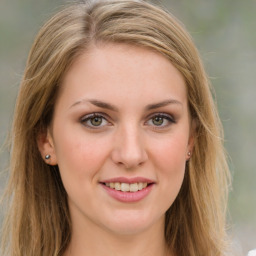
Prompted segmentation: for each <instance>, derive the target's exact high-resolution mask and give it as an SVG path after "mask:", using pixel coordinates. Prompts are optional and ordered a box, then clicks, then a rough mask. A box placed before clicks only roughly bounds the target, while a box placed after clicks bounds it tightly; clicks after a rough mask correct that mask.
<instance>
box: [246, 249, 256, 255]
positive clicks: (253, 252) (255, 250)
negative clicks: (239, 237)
mask: <svg viewBox="0 0 256 256" xmlns="http://www.w3.org/2000/svg"><path fill="white" fill-rule="evenodd" d="M247 256H256V249H254V250H251V251H249V252H248V255H247Z"/></svg>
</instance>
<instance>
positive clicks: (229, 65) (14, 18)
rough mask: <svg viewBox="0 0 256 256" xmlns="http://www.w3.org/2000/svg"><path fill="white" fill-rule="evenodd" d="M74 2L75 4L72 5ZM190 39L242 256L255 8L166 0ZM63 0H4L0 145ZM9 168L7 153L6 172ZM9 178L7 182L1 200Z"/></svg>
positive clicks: (254, 144) (255, 65) (253, 120)
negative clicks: (206, 88) (212, 100)
mask: <svg viewBox="0 0 256 256" xmlns="http://www.w3.org/2000/svg"><path fill="white" fill-rule="evenodd" d="M69 2H71V1H69ZM155 2H157V3H160V4H162V5H163V6H165V7H167V8H168V9H169V10H170V11H171V12H172V13H173V14H174V15H175V16H176V17H177V18H179V19H180V20H181V21H182V22H183V23H184V24H185V26H186V28H187V30H188V31H189V32H190V34H191V35H192V37H193V38H194V41H195V43H196V45H197V47H198V49H199V51H200V54H201V57H202V59H203V62H204V64H205V67H206V70H207V72H208V75H209V77H210V79H211V81H212V84H213V86H214V88H215V90H216V95H217V102H218V108H219V111H220V116H221V119H222V122H223V126H224V130H225V146H226V148H227V151H228V154H229V156H230V168H231V171H232V175H233V189H232V191H231V192H230V201H229V210H230V220H231V221H230V222H231V225H230V228H231V229H230V233H231V235H232V237H233V241H234V247H235V248H236V251H237V252H238V253H241V254H242V255H246V252H247V251H248V250H249V249H253V248H256V134H255V133H256V1H255V0H244V1H241V0H205V1H203V0H165V1H164V0H163V1H160V0H159V1H155ZM63 4H65V1H60V0H44V1H32V0H0V78H1V79H0V145H3V143H4V141H5V139H6V137H7V135H8V131H9V130H10V127H11V119H12V114H13V108H14V104H15V98H16V95H17V91H18V86H19V81H20V79H21V77H22V73H23V70H24V67H25V62H26V58H27V55H28V51H29V49H30V46H31V44H32V42H33V39H34V37H35V35H36V33H37V31H38V29H39V28H40V26H41V25H42V24H43V22H44V21H46V20H47V19H48V18H49V17H50V16H51V15H52V14H53V13H55V12H56V10H58V8H59V7H60V6H61V5H63ZM7 163H8V153H7V150H6V148H3V147H2V150H1V155H0V169H1V170H4V169H5V168H6V166H7ZM5 181H6V179H5V176H4V175H2V176H1V183H0V193H1V194H2V190H3V186H4V183H5Z"/></svg>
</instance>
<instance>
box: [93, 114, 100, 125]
mask: <svg viewBox="0 0 256 256" xmlns="http://www.w3.org/2000/svg"><path fill="white" fill-rule="evenodd" d="M101 123H102V117H98V116H95V117H93V118H92V119H91V124H92V125H94V126H99V125H101Z"/></svg>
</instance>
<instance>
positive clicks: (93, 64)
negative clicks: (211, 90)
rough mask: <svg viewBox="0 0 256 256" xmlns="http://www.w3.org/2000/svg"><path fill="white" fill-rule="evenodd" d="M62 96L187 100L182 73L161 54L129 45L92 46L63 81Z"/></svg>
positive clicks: (77, 60)
mask: <svg viewBox="0 0 256 256" xmlns="http://www.w3.org/2000/svg"><path fill="white" fill-rule="evenodd" d="M61 87H62V89H61V94H60V96H61V95H64V94H65V95H66V96H68V98H69V99H67V101H69V100H73V101H74V100H75V98H79V97H97V98H99V99H106V98H108V97H109V98H110V100H114V99H115V96H117V98H118V97H120V98H122V100H125V99H126V100H133V101H142V102H143V99H147V100H148V101H149V100H152V101H154V100H155V101H157V100H158V98H159V97H163V95H165V96H166V98H168V97H170V98H173V97H176V98H178V99H179V100H180V101H186V100H187V95H186V94H187V93H186V85H185V82H184V79H183V77H182V75H181V73H180V72H179V71H178V70H177V69H176V68H175V67H174V66H173V65H172V63H171V62H170V61H169V60H168V59H167V58H166V57H164V56H163V55H161V54H160V53H157V52H155V51H153V50H150V49H148V48H144V47H138V46H133V45H128V44H112V43H111V44H105V45H97V46H95V45H93V46H91V47H90V49H89V50H87V51H86V52H84V53H83V54H81V55H80V56H79V57H78V58H77V59H76V61H75V62H74V63H73V64H72V66H71V68H70V69H69V70H68V71H67V73H66V74H65V76H64V78H63V82H62V85H61Z"/></svg>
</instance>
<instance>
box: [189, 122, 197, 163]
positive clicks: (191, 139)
mask: <svg viewBox="0 0 256 256" xmlns="http://www.w3.org/2000/svg"><path fill="white" fill-rule="evenodd" d="M196 128H197V122H196V120H195V119H192V120H191V125H190V134H189V139H188V147H187V156H186V159H187V161H188V160H189V159H190V158H191V156H192V154H193V149H194V144H195V136H196Z"/></svg>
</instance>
